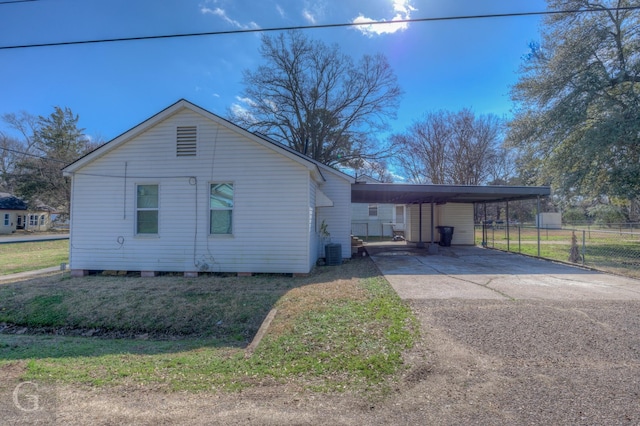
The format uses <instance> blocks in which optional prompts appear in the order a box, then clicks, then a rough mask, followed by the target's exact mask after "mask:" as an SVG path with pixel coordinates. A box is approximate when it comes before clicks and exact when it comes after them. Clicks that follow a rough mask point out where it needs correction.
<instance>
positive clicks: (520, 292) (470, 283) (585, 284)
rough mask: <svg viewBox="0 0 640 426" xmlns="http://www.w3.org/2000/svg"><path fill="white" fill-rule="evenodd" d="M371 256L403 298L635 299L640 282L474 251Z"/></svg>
mask: <svg viewBox="0 0 640 426" xmlns="http://www.w3.org/2000/svg"><path fill="white" fill-rule="evenodd" d="M387 247H389V248H390V249H388V250H384V249H382V250H380V249H378V250H375V251H374V253H377V254H374V255H373V256H372V258H373V260H374V261H375V263H376V265H378V268H379V269H380V271H381V272H382V273H383V274H384V275H385V277H386V278H387V280H388V281H389V282H390V283H391V285H392V286H393V288H394V289H395V290H396V292H397V293H398V295H400V297H401V298H403V299H410V300H432V299H452V298H456V299H465V300H470V299H495V300H508V299H511V300H521V299H524V300H573V301H576V300H640V281H638V280H635V279H631V278H624V277H619V276H615V275H609V274H603V273H598V272H593V271H590V270H586V269H580V268H577V267H571V266H567V265H563V264H558V263H553V262H549V261H546V260H540V259H536V258H531V257H526V256H521V255H517V254H513V253H505V252H500V251H496V250H489V249H482V248H479V247H440V248H439V250H440V254H439V255H431V256H429V255H424V254H423V253H424V250H422V251H417V250H410V249H405V248H403V246H401V245H400V246H398V245H395V246H387Z"/></svg>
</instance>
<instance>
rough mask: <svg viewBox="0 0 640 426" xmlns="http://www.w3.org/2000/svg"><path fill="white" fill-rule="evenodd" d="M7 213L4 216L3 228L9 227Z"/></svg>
mask: <svg viewBox="0 0 640 426" xmlns="http://www.w3.org/2000/svg"><path fill="white" fill-rule="evenodd" d="M9 223H10V222H9V213H5V214H4V226H9Z"/></svg>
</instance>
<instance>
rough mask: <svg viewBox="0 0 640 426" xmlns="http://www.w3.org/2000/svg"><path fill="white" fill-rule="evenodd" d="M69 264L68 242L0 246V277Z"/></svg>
mask: <svg viewBox="0 0 640 426" xmlns="http://www.w3.org/2000/svg"><path fill="white" fill-rule="evenodd" d="M63 262H64V263H68V262H69V240H57V241H42V242H33V243H12V244H0V275H7V274H14V273H17V272H24V271H32V270H35V269H42V268H48V267H49V266H56V265H60V264H61V263H63Z"/></svg>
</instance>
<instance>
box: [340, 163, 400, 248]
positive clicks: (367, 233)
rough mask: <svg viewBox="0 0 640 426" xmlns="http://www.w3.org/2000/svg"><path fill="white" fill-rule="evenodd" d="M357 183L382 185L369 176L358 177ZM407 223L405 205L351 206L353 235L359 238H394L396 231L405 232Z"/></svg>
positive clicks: (369, 204) (363, 204)
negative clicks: (394, 231)
mask: <svg viewBox="0 0 640 426" xmlns="http://www.w3.org/2000/svg"><path fill="white" fill-rule="evenodd" d="M356 181H357V182H360V183H363V182H364V183H381V182H380V181H378V180H377V179H374V178H372V177H370V176H367V175H361V176H358V177H357V178H356ZM405 223H406V206H405V205H404V204H381V203H353V204H351V233H352V234H353V235H356V236H358V237H392V236H393V230H394V229H395V230H397V231H404V230H405Z"/></svg>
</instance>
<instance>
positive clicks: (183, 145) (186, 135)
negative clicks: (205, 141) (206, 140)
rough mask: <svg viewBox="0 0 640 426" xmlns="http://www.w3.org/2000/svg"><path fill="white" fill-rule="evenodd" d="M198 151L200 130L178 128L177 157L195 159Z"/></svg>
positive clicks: (189, 127) (192, 127)
mask: <svg viewBox="0 0 640 426" xmlns="http://www.w3.org/2000/svg"><path fill="white" fill-rule="evenodd" d="M197 151H198V128H197V127H196V126H178V127H177V128H176V156H178V157H193V156H195V155H196V154H197Z"/></svg>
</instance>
